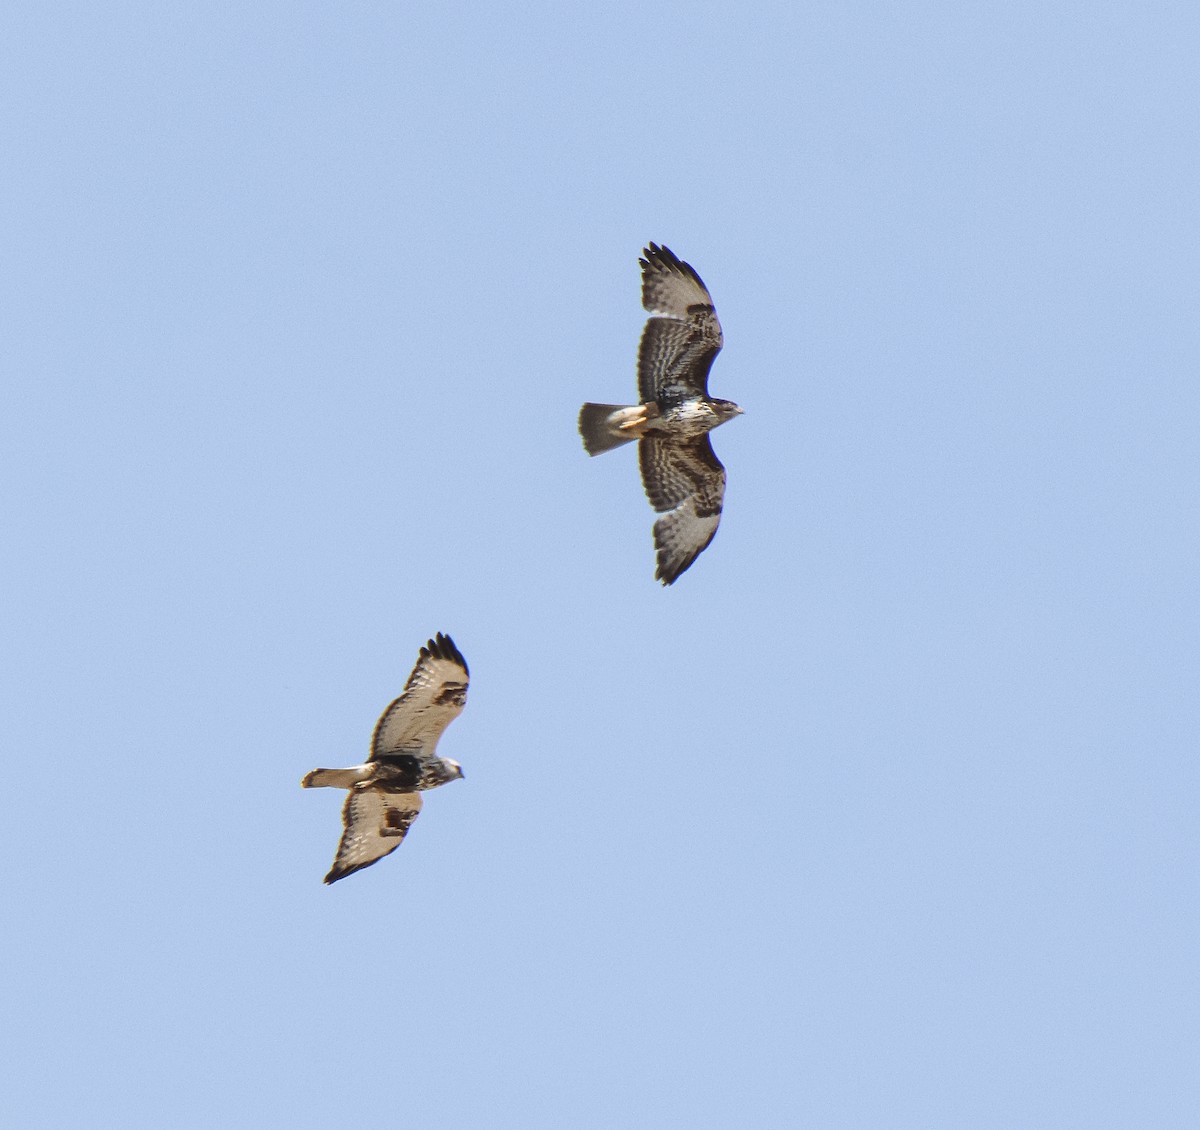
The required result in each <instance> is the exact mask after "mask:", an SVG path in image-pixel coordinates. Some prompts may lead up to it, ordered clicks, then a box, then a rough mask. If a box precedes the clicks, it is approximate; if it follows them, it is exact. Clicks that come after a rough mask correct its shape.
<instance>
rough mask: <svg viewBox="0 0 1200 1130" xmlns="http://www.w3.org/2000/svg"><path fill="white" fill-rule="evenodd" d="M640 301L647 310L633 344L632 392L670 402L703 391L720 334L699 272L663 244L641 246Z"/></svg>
mask: <svg viewBox="0 0 1200 1130" xmlns="http://www.w3.org/2000/svg"><path fill="white" fill-rule="evenodd" d="M643 254H644V255H645V258H644V259H642V260H640V262H641V265H642V305H643V306H644V307H645V308H646V309H647V310H648V311H649V312H650V318H649V320H648V321H647V322H646V328H645V329H644V330H643V331H642V340H641V343H640V344H639V346H638V396H639V397H640V398H641V400H642V401H643V402H645V401H647V400H657V401H659V403H661V404H663V405H670V404H672V403H675V402H677V401H679V400H686V399H688V398H690V397H694V396H707V395H708V372H709V370H710V369H711V368H712V363H713V359H714V358H715V357H716V356H717V354H718V353H720V351H721V346H722V345H723V344H724V338H723V336H722V334H721V323H720V322H719V321H717V313H716V310H715V309H714V308H713V302H712V298H711V297H710V295H709V293H708V289H707V287H705V285H704V283H703V281H702V280H701V278H700V276H699V275H698V274H696V272H695V270H694V269H693V268H692V266H691V265H690V264H688V263H685V262H683V261H682V260H681V259H679V258H678V257H677V256H676V255H675V254H674V253H673V252H672V251H671V250H670V249H669V248H666V247H659V246H658V245H657V244H655V243H652V244H650V246H649V247H647V248H646V250H645V251H644V252H643Z"/></svg>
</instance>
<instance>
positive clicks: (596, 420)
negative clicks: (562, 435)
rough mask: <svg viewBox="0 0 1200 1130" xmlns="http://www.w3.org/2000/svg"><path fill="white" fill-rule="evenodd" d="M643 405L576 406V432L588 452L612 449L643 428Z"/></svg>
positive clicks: (639, 432) (636, 435)
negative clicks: (577, 428) (577, 423)
mask: <svg viewBox="0 0 1200 1130" xmlns="http://www.w3.org/2000/svg"><path fill="white" fill-rule="evenodd" d="M645 420H646V411H645V405H642V404H634V405H626V404H585V405H584V406H583V407H582V408H580V409H579V434H580V435H581V436H583V446H584V447H585V448H586V449H587V453H588V454H589V455H600V454H601V453H602V452H605V451H612V449H613V448H614V447H620V446H621V445H622V444H623V443H630V442H632V441H633V440H635V439H638V438H639V437H640V436H641V435H642V433H643V432H644V431H645Z"/></svg>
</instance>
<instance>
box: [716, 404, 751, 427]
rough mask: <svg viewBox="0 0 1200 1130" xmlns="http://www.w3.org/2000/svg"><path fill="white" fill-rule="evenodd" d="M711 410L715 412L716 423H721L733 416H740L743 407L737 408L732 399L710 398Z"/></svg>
mask: <svg viewBox="0 0 1200 1130" xmlns="http://www.w3.org/2000/svg"><path fill="white" fill-rule="evenodd" d="M709 404H711V405H712V410H713V411H714V412H715V413H716V414H717V423H718V425H719V424H723V423H725V421H726V420H732V419H733V418H734V416H740V415H741V414H742V412H743V409H741V408H739V407H738V406H737V405H736V404H734V402H733V401H732V400H710V401H709Z"/></svg>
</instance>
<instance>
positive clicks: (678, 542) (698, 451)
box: [579, 243, 742, 585]
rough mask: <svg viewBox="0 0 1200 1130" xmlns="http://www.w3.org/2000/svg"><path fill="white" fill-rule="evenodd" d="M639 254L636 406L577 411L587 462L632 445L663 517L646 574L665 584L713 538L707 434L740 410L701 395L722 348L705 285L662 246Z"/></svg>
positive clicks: (713, 473)
mask: <svg viewBox="0 0 1200 1130" xmlns="http://www.w3.org/2000/svg"><path fill="white" fill-rule="evenodd" d="M642 254H643V255H644V256H645V258H644V259H640V260H639V262H640V263H641V265H642V305H643V306H644V307H645V308H646V309H647V310H648V311H649V312H650V317H649V319H648V320H647V322H646V328H645V329H644V330H643V331H642V341H641V344H640V345H639V346H638V398H639V399H640V401H641V403H640V404H635V405H632V406H627V405H622V404H585V405H584V406H583V408H582V409H580V412H579V434H580V435H582V436H583V446H584V447H585V448H586V449H587V453H588V454H589V455H599V454H600V453H601V452H603V451H611V450H612V449H613V448H614V447H620V446H621V445H622V444H625V443H629V442H630V441H631V440H635V439H636V440H637V441H638V460H639V462H640V463H641V466H642V483H643V484H644V485H645V487H646V494H647V496H648V497H649V499H650V504H651V505H652V506H653V507H654V509H655V510H656V511H658V513H659V514H661V515H662V517H661V518H659V519H658V521H656V522H655V523H654V547H655V549H656V550H657V551H658V568H657V570H656V572H655V574H654V575H655V577H656V578H657V579H658V580H660V581H662V583H663V584H664V585H670V584H674V583H675V581H676V580H678V579H679V575H680V574H681V573H683V572H684V570H686V569H687V568H688V567H689V566H690V565H691V564H692V562H693V561H695V560H696V558H697V557H699V556H700V554H701V553H703V552H704V550H705V549H707V548H708V544H709V542H711V541H712V539H713V536H714V535H715V534H716V532H717V524H718V523H719V522H720V521H721V505H722V502H723V501H724V499H725V468H724V467H723V466H722V465H721V461H720V460H719V459H718V458H717V457H716V454H715V453H714V452H713V449H712V444H711V443H710V442H709V438H708V433H709V432H710V431H712V429H713V428H715V427H717V426H718V425H720V424H723V423H725V421H726V420H731V419H733V417H734V416H740V415H741V413H742V409H740V408H739V407H738V406H737V405H736V404H734V403H733V401H732V400H714V399H713V398H712V397H710V396H709V395H708V371H709V369H711V368H712V363H713V360H714V359H715V358H716V356H717V354H718V353H720V352H721V345H722V344H723V342H724V339H723V338H722V336H721V323H720V322H718V321H717V312H716V311H715V310H714V309H713V302H712V298H711V296H710V295H709V293H708V289H707V288H706V287H705V285H704V282H703V281H702V280H701V278H700V276H699V275H698V274H696V272H695V271H694V270H693V269H692V267H691V265H690V264H688V263H684V262H683V261H682V260H681V259H679V258H677V257H676V255H675V254H674V253H673V252H672V251H671V250H669V249H668V248H666V247H659V246H658V245H657V244H655V243H652V244H650V246H649V247H647V248H646V249H645V250H644V251H643V252H642Z"/></svg>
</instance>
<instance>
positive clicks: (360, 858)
mask: <svg viewBox="0 0 1200 1130" xmlns="http://www.w3.org/2000/svg"><path fill="white" fill-rule="evenodd" d="M420 811H421V794H420V793H388V792H383V791H382V790H380V789H375V788H372V787H371V786H370V785H359V786H357V787H355V788H353V789H351V790H350V795H349V796H347V797H346V804H345V806H344V807H343V809H342V824H343V825H344V827H345V830H344V831H343V832H342V841H341V843H340V844H338V850H337V856H336V857H335V859H334V861H333V867H332V868H331V869H330V872H329V874H328V875H326V876H325V882H326V883H336V882H337V881H338V880H339V879H343V878H345V877H346V876H347V875H351V874H353V873H354V872H355V871H361V870H362V869H363V868H364V867H370V866H371V864H372V863H376V862H378V861H379V860H381V859H382V858H383V857H384V856H385V855H391V853H392V852H394V851H395V850H396V849H397V848H398V847H399V846H400V845H401V843H403V842H404V836H405V834H406V833H407V832H408V830H409V828H411V827H412V823H413V821H414V820H416V818H417V813H419V812H420Z"/></svg>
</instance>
